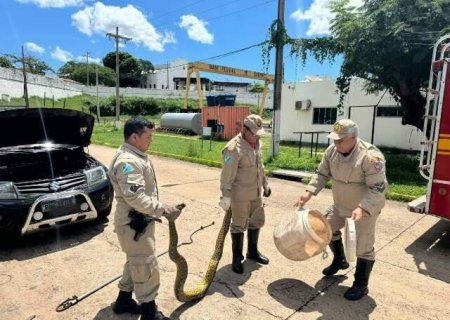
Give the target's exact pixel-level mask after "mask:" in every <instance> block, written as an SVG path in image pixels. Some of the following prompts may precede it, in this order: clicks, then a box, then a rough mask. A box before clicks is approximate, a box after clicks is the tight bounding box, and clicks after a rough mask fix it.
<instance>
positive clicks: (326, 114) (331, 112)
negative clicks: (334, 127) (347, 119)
mask: <svg viewBox="0 0 450 320" xmlns="http://www.w3.org/2000/svg"><path fill="white" fill-rule="evenodd" d="M336 116H337V108H314V114H313V124H333V123H335V122H336Z"/></svg>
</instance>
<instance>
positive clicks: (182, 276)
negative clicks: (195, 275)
mask: <svg viewBox="0 0 450 320" xmlns="http://www.w3.org/2000/svg"><path fill="white" fill-rule="evenodd" d="M230 220H231V209H228V210H227V212H226V213H225V216H224V218H223V222H222V227H221V228H220V231H219V234H218V235H217V240H216V246H215V248H214V253H213V255H212V257H211V259H210V260H209V264H208V269H206V273H205V276H204V277H203V279H202V280H201V281H200V283H199V284H198V285H197V287H195V288H191V289H188V290H184V284H185V283H186V279H187V277H188V272H189V269H188V265H187V262H186V259H185V258H184V257H183V256H182V255H181V254H180V253H179V252H178V232H177V228H176V226H175V222H174V221H169V234H170V239H169V257H170V259H171V260H172V261H173V262H174V263H175V264H176V266H177V275H176V278H175V284H174V291H175V297H176V298H177V299H178V301H181V302H188V301H192V300H198V299H201V298H203V297H204V296H205V295H206V292H207V291H208V288H209V287H210V286H211V283H212V281H213V279H214V275H215V274H216V270H217V266H218V265H219V261H220V258H222V252H223V245H224V242H225V237H226V235H227V233H228V229H229V228H230Z"/></svg>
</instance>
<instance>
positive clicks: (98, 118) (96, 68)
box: [95, 65, 100, 123]
mask: <svg viewBox="0 0 450 320" xmlns="http://www.w3.org/2000/svg"><path fill="white" fill-rule="evenodd" d="M95 87H96V88H97V122H98V123H100V101H99V98H98V65H96V66H95Z"/></svg>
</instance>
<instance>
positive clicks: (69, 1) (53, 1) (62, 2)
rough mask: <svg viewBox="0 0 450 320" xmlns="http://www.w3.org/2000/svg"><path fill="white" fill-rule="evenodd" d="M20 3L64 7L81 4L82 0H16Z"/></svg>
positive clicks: (44, 6) (45, 6)
mask: <svg viewBox="0 0 450 320" xmlns="http://www.w3.org/2000/svg"><path fill="white" fill-rule="evenodd" d="M17 2H20V3H33V4H35V5H37V6H38V7H40V8H64V7H75V6H81V5H82V4H83V3H84V0H17Z"/></svg>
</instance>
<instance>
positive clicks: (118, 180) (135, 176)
mask: <svg viewBox="0 0 450 320" xmlns="http://www.w3.org/2000/svg"><path fill="white" fill-rule="evenodd" d="M153 127H154V125H153V123H152V122H150V121H147V120H146V119H144V118H141V117H136V118H130V119H129V120H128V121H127V122H126V123H125V127H124V138H125V142H124V143H123V144H122V146H121V147H120V148H119V149H118V151H117V153H116V155H115V157H114V159H113V161H112V162H111V165H110V168H109V176H110V178H111V182H112V184H113V187H114V191H115V197H116V201H117V204H116V211H115V216H114V231H115V233H116V234H117V237H118V239H119V243H120V246H121V248H122V250H123V251H124V252H125V253H126V262H125V265H124V268H123V274H122V278H121V279H120V281H119V290H120V292H119V296H118V297H117V300H116V302H115V303H114V304H113V311H114V312H115V313H119V314H120V313H134V314H139V313H142V316H141V319H143V320H170V318H168V317H165V316H164V315H163V314H162V313H161V312H160V311H158V310H157V307H156V304H155V298H156V295H157V293H158V288H159V285H160V279H159V267H158V261H157V259H156V255H155V222H149V223H148V224H146V225H144V226H141V225H139V226H138V227H137V228H136V227H135V224H134V223H132V221H131V219H132V217H133V215H131V214H130V212H132V213H133V214H134V215H136V214H137V213H138V214H141V215H142V214H143V215H145V216H146V217H147V218H150V217H153V219H155V220H159V219H158V218H160V217H161V216H164V217H166V218H167V219H168V220H175V219H176V218H177V217H178V216H179V215H180V213H181V209H179V208H178V207H177V206H165V205H163V204H162V203H161V202H160V201H159V197H158V188H157V184H156V177H155V171H154V168H153V165H152V162H151V161H150V159H149V157H148V155H147V154H146V151H147V149H148V148H149V146H150V144H151V143H152V137H153ZM147 220H148V219H141V220H140V222H139V223H140V224H141V223H146V221H147ZM133 222H136V221H133ZM131 226H134V228H135V229H133V228H132V227H131ZM133 290H134V292H135V295H136V298H137V300H138V301H139V302H140V303H141V305H138V304H137V303H136V301H135V300H133V299H132V291H133Z"/></svg>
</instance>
